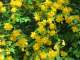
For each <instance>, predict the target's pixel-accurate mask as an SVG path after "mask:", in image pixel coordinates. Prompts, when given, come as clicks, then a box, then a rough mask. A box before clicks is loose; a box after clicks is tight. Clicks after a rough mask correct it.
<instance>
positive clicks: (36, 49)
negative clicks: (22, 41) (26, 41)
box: [33, 43, 40, 51]
mask: <svg viewBox="0 0 80 60" xmlns="http://www.w3.org/2000/svg"><path fill="white" fill-rule="evenodd" d="M33 49H34V51H38V50H39V49H40V45H39V44H38V43H35V44H34V45H33Z"/></svg>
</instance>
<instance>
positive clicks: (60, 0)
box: [57, 0, 65, 4]
mask: <svg viewBox="0 0 80 60" xmlns="http://www.w3.org/2000/svg"><path fill="white" fill-rule="evenodd" d="M57 3H58V4H63V3H65V0H57Z"/></svg>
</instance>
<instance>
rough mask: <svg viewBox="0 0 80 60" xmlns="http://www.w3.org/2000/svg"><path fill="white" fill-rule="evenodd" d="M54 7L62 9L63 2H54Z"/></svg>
mask: <svg viewBox="0 0 80 60" xmlns="http://www.w3.org/2000/svg"><path fill="white" fill-rule="evenodd" d="M53 7H54V8H55V9H61V4H58V3H57V2H54V3H53Z"/></svg>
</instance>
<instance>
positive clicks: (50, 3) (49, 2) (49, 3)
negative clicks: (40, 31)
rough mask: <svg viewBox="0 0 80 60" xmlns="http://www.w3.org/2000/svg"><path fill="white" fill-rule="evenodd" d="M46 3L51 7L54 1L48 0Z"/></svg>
mask: <svg viewBox="0 0 80 60" xmlns="http://www.w3.org/2000/svg"><path fill="white" fill-rule="evenodd" d="M44 4H45V5H46V7H47V8H48V7H51V6H52V4H53V3H52V1H50V0H46V1H45V2H44Z"/></svg>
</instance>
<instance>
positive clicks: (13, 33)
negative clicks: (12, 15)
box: [12, 30, 21, 38]
mask: <svg viewBox="0 0 80 60" xmlns="http://www.w3.org/2000/svg"><path fill="white" fill-rule="evenodd" d="M19 35H21V30H13V32H12V36H13V37H14V38H15V37H17V36H19Z"/></svg>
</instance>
